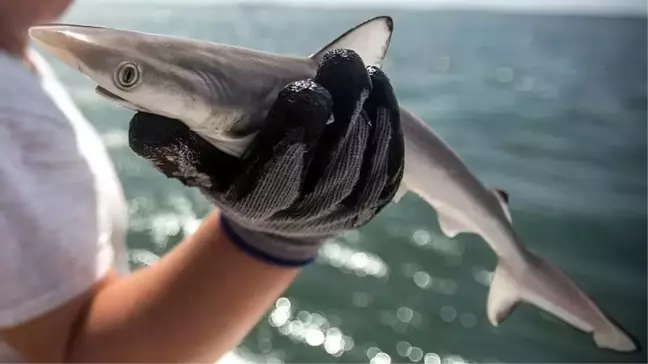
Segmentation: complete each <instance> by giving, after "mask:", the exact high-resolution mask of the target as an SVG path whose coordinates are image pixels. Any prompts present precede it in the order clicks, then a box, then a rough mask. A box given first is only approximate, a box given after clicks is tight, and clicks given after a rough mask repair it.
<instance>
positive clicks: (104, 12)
mask: <svg viewBox="0 0 648 364" xmlns="http://www.w3.org/2000/svg"><path fill="white" fill-rule="evenodd" d="M383 14H388V15H391V16H392V17H393V18H394V22H395V33H394V36H393V38H392V43H391V47H390V50H389V54H388V56H387V59H386V62H385V64H384V69H385V70H386V72H387V73H388V75H389V76H390V78H391V79H392V81H393V84H394V87H395V89H396V92H397V96H398V98H399V100H400V102H401V103H402V104H403V105H405V106H406V107H408V108H410V109H411V110H413V111H414V112H416V113H417V114H418V115H420V116H421V117H422V118H423V119H425V120H426V121H427V122H428V123H429V124H430V125H431V126H433V127H434V129H435V130H436V131H437V133H438V134H440V135H441V136H442V137H443V138H444V139H445V140H446V141H447V142H448V143H449V145H451V146H452V147H453V148H454V149H455V150H456V152H457V153H458V154H459V155H460V156H461V158H463V159H464V161H465V162H466V163H467V164H468V165H469V167H470V168H471V169H472V170H473V171H474V172H475V174H476V175H477V176H478V177H479V178H480V179H481V180H482V181H483V182H484V183H485V184H487V185H489V186H493V187H497V188H500V189H504V190H506V191H508V193H509V194H510V208H511V212H512V216H513V222H514V226H515V228H516V230H517V232H518V233H519V234H520V235H521V237H522V238H523V240H524V241H525V243H526V244H527V246H529V247H530V248H532V249H534V250H535V251H537V252H539V253H540V254H542V255H543V256H545V257H546V258H548V259H549V260H551V261H552V262H554V263H555V264H556V265H558V266H559V267H560V268H561V269H562V270H563V271H564V272H566V273H567V274H568V275H570V276H571V277H572V278H573V279H574V280H575V281H576V282H577V283H578V284H579V286H580V287H582V288H583V290H584V291H586V292H587V293H588V294H589V295H590V296H591V297H592V298H593V299H594V300H595V301H596V302H597V303H598V304H599V305H600V306H601V307H602V308H603V309H604V310H605V311H606V312H608V313H609V314H610V315H611V316H613V317H614V318H615V319H616V320H617V321H618V322H619V323H621V324H622V326H623V327H625V328H627V330H628V331H630V332H631V333H632V334H633V335H634V336H636V337H637V338H638V340H639V342H640V343H642V344H643V345H644V351H643V352H640V353H635V354H616V353H612V352H608V351H603V350H599V349H596V348H595V346H594V343H593V341H592V338H591V336H590V335H587V334H583V333H581V332H578V331H576V330H575V329H572V328H571V327H569V326H567V325H566V324H564V323H562V322H560V321H558V320H556V319H554V318H553V317H551V316H549V315H547V314H545V313H542V312H540V311H539V310H537V309H535V308H532V307H530V306H527V305H522V306H520V307H519V308H518V309H517V310H516V311H514V312H513V314H512V315H511V316H510V317H509V318H508V320H506V321H505V322H504V323H503V324H502V325H501V326H500V327H498V328H494V327H492V326H491V325H490V324H489V323H488V320H487V318H486V316H485V307H486V298H487V292H488V284H489V278H490V273H491V272H492V270H493V269H494V266H495V263H496V262H495V256H494V254H493V253H492V251H491V250H490V249H489V248H488V246H487V245H486V244H485V242H484V241H483V240H481V239H480V238H478V237H476V236H473V235H460V236H458V237H457V238H455V239H447V238H445V237H444V236H443V235H442V234H441V233H440V230H439V227H438V224H437V221H436V214H435V212H434V210H433V209H432V208H431V207H429V206H428V205H426V204H425V203H424V202H422V201H421V200H419V199H418V198H417V197H416V196H414V195H407V196H406V197H405V198H404V199H403V200H402V201H401V202H400V203H398V204H395V205H392V206H390V207H389V208H387V209H385V210H384V212H383V213H382V214H381V215H380V216H379V217H378V218H376V219H375V220H374V221H373V222H371V223H370V224H369V225H368V226H366V227H364V228H362V229H361V230H359V231H354V232H349V233H347V234H345V235H343V236H340V237H339V238H337V239H334V240H332V241H331V242H330V243H329V244H328V245H327V246H326V247H325V249H323V250H322V254H321V255H320V257H319V258H318V260H317V262H316V263H315V264H313V265H312V266H310V267H308V268H307V269H306V270H305V271H304V272H303V274H301V276H300V277H299V278H298V279H297V281H296V282H295V283H294V285H293V286H292V287H291V288H290V289H289V290H288V291H287V292H285V294H284V295H283V297H282V298H281V299H279V300H278V301H277V303H276V305H275V306H274V307H273V308H272V309H271V310H270V311H269V312H268V314H267V315H266V316H265V317H264V318H263V319H262V321H261V322H260V323H259V324H258V325H257V327H256V328H255V329H254V330H253V331H252V332H251V333H250V335H249V336H248V337H247V338H246V339H245V341H244V342H243V343H242V344H241V346H240V347H239V348H238V349H237V352H238V353H240V354H241V356H242V357H243V358H248V359H250V360H254V361H256V362H274V363H278V362H286V363H296V362H306V363H325V362H342V363H362V362H370V361H371V362H372V363H374V364H381V363H382V364H386V363H389V362H392V363H439V362H442V363H456V362H461V361H464V362H588V363H589V362H646V354H645V349H646V346H645V343H646V310H647V308H646V283H647V282H646V245H647V236H646V163H647V161H646V117H647V114H646V109H647V105H646V94H647V87H646V76H647V75H646V18H645V17H632V18H621V17H615V18H611V17H610V18H606V17H593V16H587V17H585V16H583V17H580V16H557V15H511V14H507V15H505V14H497V13H480V12H447V11H445V12H441V11H431V10H394V9H378V8H376V9H337V10H336V9H323V8H321V9H313V8H288V7H287V8H281V7H270V6H251V5H248V6H240V5H239V6H237V5H228V6H214V5H201V6H196V5H191V6H189V5H182V2H180V1H179V2H178V3H177V4H175V5H174V4H170V3H168V2H167V3H165V4H164V5H157V6H154V5H137V4H135V3H132V4H128V3H120V4H117V5H116V4H114V3H110V2H105V3H100V4H98V3H92V2H79V3H78V5H76V6H75V7H73V8H72V10H71V11H70V12H69V13H68V15H67V16H66V18H65V21H69V22H74V23H82V24H92V25H104V26H112V27H121V28H127V29H133V30H140V31H149V32H158V33H168V34H175V35H181V36H187V37H192V38H199V39H205V40H212V41H218V42H224V43H230V44H236V45H240V46H246V47H251V48H256V49H261V50H266V51H273V52H279V53H287V54H293V55H308V54H311V53H313V52H314V51H316V50H317V49H318V48H319V47H320V46H322V45H324V44H325V43H327V42H328V41H329V40H331V39H333V38H334V37H336V36H337V35H338V34H340V33H342V32H343V31H345V30H346V29H347V28H349V27H352V26H353V25H355V24H356V23H359V22H361V21H363V20H365V19H367V18H369V17H371V16H374V15H383ZM48 58H49V59H51V58H50V57H49V56H48ZM52 64H53V66H54V67H55V69H56V70H57V72H58V73H59V75H60V77H61V79H62V80H63V82H64V83H65V85H66V86H67V87H68V88H69V90H70V91H71V93H72V96H73V97H74V99H75V100H76V101H77V102H78V105H79V107H80V108H81V110H82V111H83V112H84V114H85V115H86V117H87V118H88V119H89V120H90V121H91V122H92V123H93V124H94V125H95V126H96V128H97V129H98V130H99V132H100V133H101V135H102V137H103V139H104V141H105V143H106V145H107V146H108V148H109V151H110V154H111V157H112V158H113V161H114V163H115V165H116V167H117V169H118V172H119V176H120V178H121V181H122V183H123V186H124V189H125V193H126V195H127V198H128V202H129V210H130V230H129V235H128V245H129V249H130V259H131V263H132V264H133V267H139V266H142V265H145V264H150V263H151V262H152V261H154V260H155V259H156V258H157V257H159V256H161V255H163V254H165V252H167V251H169V250H170V249H172V248H173V247H174V245H175V244H177V243H178V242H179V241H180V240H181V239H182V238H183V236H184V235H185V234H187V233H189V232H191V231H192V229H194V228H195V226H196V224H197V222H198V220H199V219H200V218H201V217H202V216H204V214H205V213H206V212H207V211H208V209H209V205H208V203H207V202H206V201H205V200H204V199H203V198H202V197H201V195H200V194H199V193H198V192H197V191H194V190H189V189H186V188H185V187H184V186H182V185H181V184H180V183H178V182H175V181H172V180H168V179H166V178H165V177H164V176H162V175H160V174H159V173H158V172H157V171H155V170H154V169H153V168H152V167H151V166H150V165H149V164H148V163H146V162H145V161H143V160H141V159H139V158H138V157H136V156H135V155H134V154H133V153H132V152H131V151H130V150H129V149H128V146H127V139H126V136H127V134H126V130H127V122H128V120H129V118H130V116H131V112H129V111H128V110H125V109H121V108H119V107H117V106H115V105H112V104H110V103H109V102H107V101H106V100H104V99H101V98H100V97H99V96H97V95H96V94H95V93H94V90H93V85H92V84H91V83H90V82H89V81H88V80H86V79H84V78H83V77H81V76H80V75H79V74H77V73H76V72H75V71H74V70H71V69H69V68H67V67H66V66H63V65H62V64H61V63H59V62H57V61H55V60H52ZM429 183H430V184H431V185H432V186H433V185H434V183H435V181H429ZM223 299H227V297H223Z"/></svg>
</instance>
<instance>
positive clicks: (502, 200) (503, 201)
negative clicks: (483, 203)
mask: <svg viewBox="0 0 648 364" xmlns="http://www.w3.org/2000/svg"><path fill="white" fill-rule="evenodd" d="M490 191H491V193H492V194H493V195H494V196H495V198H496V199H497V201H498V202H499V204H500V206H501V207H502V211H504V215H506V218H507V219H508V221H509V222H513V219H511V211H509V208H508V201H509V195H508V193H507V192H506V191H504V190H498V189H495V188H491V189H490Z"/></svg>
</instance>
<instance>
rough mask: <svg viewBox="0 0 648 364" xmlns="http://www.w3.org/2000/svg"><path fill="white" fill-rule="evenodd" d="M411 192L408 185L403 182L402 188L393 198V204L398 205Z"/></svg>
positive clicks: (399, 188)
mask: <svg viewBox="0 0 648 364" xmlns="http://www.w3.org/2000/svg"><path fill="white" fill-rule="evenodd" d="M407 192H409V190H408V189H407V185H405V181H402V182H401V185H400V187H398V190H397V191H396V194H395V195H394V198H392V202H393V203H398V202H399V201H400V200H401V198H403V196H405V195H406V194H407Z"/></svg>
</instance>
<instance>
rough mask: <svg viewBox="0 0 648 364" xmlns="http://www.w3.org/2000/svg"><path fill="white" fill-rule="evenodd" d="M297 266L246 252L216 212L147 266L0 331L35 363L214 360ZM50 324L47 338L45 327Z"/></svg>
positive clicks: (281, 288) (274, 296)
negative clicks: (273, 262)
mask: <svg viewBox="0 0 648 364" xmlns="http://www.w3.org/2000/svg"><path fill="white" fill-rule="evenodd" d="M298 271H299V269H298V268H283V267H279V266H275V265H270V264H266V263H263V262H261V261H260V260H257V259H255V258H252V257H251V256H250V255H249V254H246V253H244V252H242V251H241V250H239V248H237V247H236V246H235V245H233V244H231V243H230V242H229V241H228V239H227V237H226V236H225V235H224V234H223V232H221V229H220V224H219V219H218V212H216V211H215V212H213V213H211V214H210V215H208V216H207V217H206V218H205V220H204V221H203V223H202V224H201V226H200V227H199V229H198V230H197V231H196V232H195V233H194V234H193V235H191V236H189V237H188V238H187V239H186V240H185V241H184V242H182V243H180V244H178V246H177V247H176V248H175V249H174V250H173V251H171V252H170V253H169V254H167V255H166V256H164V257H163V258H161V259H160V260H159V261H158V262H156V263H155V264H154V265H152V266H151V267H147V268H143V269H141V270H139V271H137V272H135V273H133V274H132V275H130V276H127V277H124V278H114V277H112V278H108V280H107V281H104V282H102V283H101V284H100V285H99V286H98V287H96V288H95V289H94V290H93V292H92V293H89V294H87V295H85V296H83V297H80V298H78V299H76V300H75V301H73V302H70V303H68V304H67V305H66V306H65V307H63V308H60V309H58V310H55V311H52V312H50V313H48V314H46V315H45V316H42V317H39V318H37V319H35V320H32V321H31V322H29V323H27V324H23V325H21V326H19V327H15V328H12V329H9V330H6V331H4V332H2V335H1V336H2V337H4V338H5V339H6V340H7V341H8V342H9V343H10V344H11V345H13V346H14V347H15V348H16V349H18V350H19V352H20V353H21V354H22V355H23V356H24V357H25V358H26V359H27V360H29V361H34V362H61V361H71V362H97V361H100V362H214V361H215V360H216V359H218V358H219V357H221V356H222V355H223V354H225V353H226V352H227V351H229V350H231V349H232V348H233V347H234V346H235V345H236V344H237V343H238V342H239V341H240V340H241V339H242V338H243V337H244V336H245V335H246V334H247V332H248V331H249V330H250V329H251V328H252V327H253V326H254V325H255V324H256V323H257V322H258V320H259V318H260V317H261V316H262V315H263V313H264V312H265V311H266V310H267V309H268V308H269V307H270V305H271V304H272V302H274V300H276V299H277V297H278V296H279V295H280V294H281V293H282V292H283V291H284V290H285V289H286V288H287V286H288V285H289V284H290V282H291V281H292V280H293V279H294V278H295V276H296V274H297V273H298ZM52 331H56V332H58V333H61V335H60V336H59V335H55V338H56V340H52V336H51V332H52Z"/></svg>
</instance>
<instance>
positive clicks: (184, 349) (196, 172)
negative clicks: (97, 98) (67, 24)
mask: <svg viewBox="0 0 648 364" xmlns="http://www.w3.org/2000/svg"><path fill="white" fill-rule="evenodd" d="M68 5H69V1H66V0H50V1H40V0H21V1H0V24H2V25H1V26H0V48H1V49H2V52H0V78H1V79H2V82H1V83H0V96H1V97H0V154H1V155H2V156H3V158H2V161H1V162H0V236H2V239H1V240H0V342H2V343H3V346H2V347H1V348H0V361H4V362H19V361H20V362H91V361H92V362H94V361H101V362H117V361H120V362H123V361H127V362H189V361H191V362H203V361H210V362H213V361H215V360H217V359H218V358H220V357H221V356H222V355H223V354H225V353H226V352H228V351H229V350H231V349H232V348H233V347H234V346H235V345H236V344H238V343H239V342H240V340H241V339H242V338H243V337H244V336H245V335H246V334H247V333H248V332H249V330H250V329H251V328H252V327H253V326H254V325H255V324H256V323H257V321H258V320H259V319H260V317H261V316H262V315H263V313H264V312H265V311H266V310H267V309H268V308H269V307H270V305H271V304H272V303H273V302H274V301H275V300H276V299H277V297H278V296H279V295H280V294H281V293H282V292H283V291H284V290H285V289H286V288H287V287H288V286H289V284H290V283H291V282H292V281H293V280H294V278H295V277H296V276H297V274H298V273H299V272H300V271H301V269H302V268H303V267H305V266H307V265H308V264H309V263H310V262H312V261H313V259H314V258H315V257H316V254H317V252H318V250H319V248H320V247H321V246H322V244H323V243H324V242H325V240H326V239H327V238H328V237H330V236H332V235H334V234H337V233H339V232H341V231H344V230H347V229H354V228H358V227H360V226H362V225H364V224H365V223H367V222H368V221H370V220H371V219H373V218H374V217H375V216H376V215H377V214H378V213H379V212H380V211H381V210H382V209H383V208H384V207H385V206H386V205H387V204H388V203H389V201H391V199H392V198H393V196H394V195H395V193H396V191H397V189H398V187H399V185H400V182H401V180H402V177H403V159H404V146H403V138H402V131H401V128H400V119H399V112H398V104H397V100H396V98H395V96H394V94H393V90H392V88H391V84H390V82H389V80H388V78H387V76H386V75H385V74H384V73H383V72H382V71H380V70H378V69H376V68H372V67H369V68H365V66H364V64H363V63H362V60H361V59H360V57H359V56H358V55H357V54H355V53H354V52H352V51H348V50H335V51H332V52H329V53H328V54H327V55H326V57H325V59H324V61H323V62H322V64H321V66H320V67H319V69H318V71H317V75H316V76H315V78H314V79H312V80H302V81H297V82H295V83H292V84H290V85H287V86H286V88H284V89H283V90H282V91H281V92H280V93H279V95H278V97H277V99H276V101H275V103H274V105H273V106H272V107H271V109H270V111H269V112H268V115H267V118H266V120H265V124H264V126H263V127H262V129H261V130H260V131H259V133H258V135H257V136H256V138H255V140H254V142H253V143H252V145H251V146H250V147H249V149H248V151H247V152H246V153H245V154H244V156H243V157H242V158H240V159H236V158H233V157H231V156H229V155H227V154H224V153H222V152H221V151H219V150H218V149H216V148H215V147H213V146H212V145H211V144H210V143H208V142H207V141H205V140H204V139H202V138H201V137H200V136H199V135H197V134H195V133H193V132H192V131H191V130H189V129H188V128H187V127H186V126H185V125H184V124H183V123H182V122H180V121H178V120H172V119H167V118H164V117H161V116H157V115H151V114H147V113H143V112H138V113H136V114H135V115H134V116H133V118H132V119H131V121H130V124H129V146H130V148H131V150H132V151H133V152H135V154H136V155H137V156H139V157H142V158H145V159H146V160H148V161H149V162H150V163H152V164H153V165H154V166H155V167H156V168H157V169H158V170H159V171H160V172H161V173H162V174H164V175H166V176H167V177H169V178H174V179H177V180H179V181H180V182H182V183H183V184H184V185H186V186H188V187H190V188H197V189H199V190H200V191H201V192H202V193H203V194H204V195H205V196H206V198H208V199H209V200H210V201H211V202H213V204H214V209H213V210H212V211H211V212H210V213H208V214H207V216H206V217H205V218H204V220H203V221H202V222H201V224H200V226H199V227H198V229H197V230H196V231H195V232H194V233H193V234H192V235H190V236H187V237H186V238H185V239H184V240H183V241H182V242H181V243H180V244H178V246H177V247H176V248H174V249H173V250H172V251H170V252H169V253H167V254H166V255H165V256H163V257H162V258H161V259H160V260H158V261H157V262H156V263H155V264H153V265H151V266H149V267H145V268H142V269H139V270H136V271H134V272H132V273H128V274H127V273H126V272H123V271H122V270H121V269H120V268H119V264H118V259H117V256H119V255H120V254H118V250H119V248H115V246H117V245H119V244H121V243H122V242H123V239H124V229H125V227H126V226H127V224H126V221H125V218H124V213H125V210H124V206H123V195H122V192H121V187H120V186H119V183H118V181H117V179H116V177H115V173H114V170H113V166H112V164H111V163H110V160H109V158H108V157H107V155H106V151H105V150H104V149H103V147H102V146H99V145H100V144H101V143H100V141H99V139H98V137H97V135H96V132H95V131H94V130H93V129H92V128H91V127H90V125H89V124H87V123H85V122H84V121H80V118H79V115H77V114H75V112H70V111H65V110H71V109H72V106H70V105H69V103H68V102H67V101H60V100H59V101H53V100H56V99H57V96H56V95H57V94H60V93H61V92H62V91H61V90H58V91H57V90H56V88H55V87H53V86H51V84H48V81H47V80H45V78H42V79H41V78H40V77H39V76H38V75H37V74H35V71H36V70H39V72H42V71H43V69H44V68H43V67H42V65H41V66H39V64H41V63H40V61H38V59H37V58H33V57H32V58H31V64H32V66H28V65H29V64H30V62H25V61H24V60H25V59H27V60H29V59H30V56H29V53H28V52H27V49H28V48H27V45H28V41H27V40H28V37H27V31H28V28H29V27H30V26H33V25H36V24H40V23H43V22H49V21H51V20H53V19H55V18H56V17H58V16H59V15H60V14H61V13H62V12H63V11H64V10H65V9H66V7H67V6H68ZM34 65H35V67H34ZM41 77H42V76H41ZM66 105H67V106H66ZM115 249H117V251H116V250H115Z"/></svg>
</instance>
